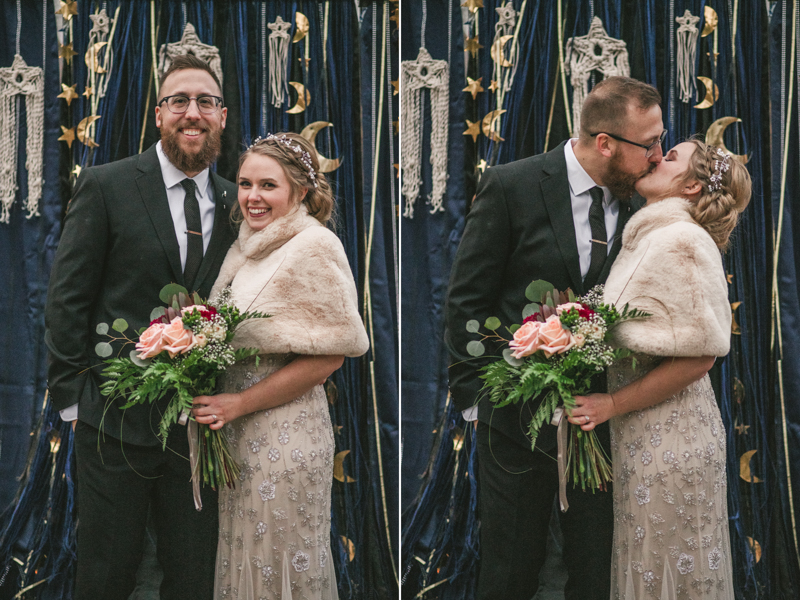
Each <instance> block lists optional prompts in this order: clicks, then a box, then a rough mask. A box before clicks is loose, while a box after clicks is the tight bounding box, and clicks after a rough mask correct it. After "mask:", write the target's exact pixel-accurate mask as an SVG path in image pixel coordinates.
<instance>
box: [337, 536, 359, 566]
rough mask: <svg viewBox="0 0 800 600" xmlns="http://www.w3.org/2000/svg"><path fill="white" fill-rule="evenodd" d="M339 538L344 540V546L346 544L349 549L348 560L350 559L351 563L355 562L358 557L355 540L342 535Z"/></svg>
mask: <svg viewBox="0 0 800 600" xmlns="http://www.w3.org/2000/svg"><path fill="white" fill-rule="evenodd" d="M339 537H340V538H342V544H344V547H345V548H346V549H347V558H348V559H349V562H353V559H354V558H355V557H356V546H355V544H354V543H353V540H351V539H350V538H347V537H345V536H343V535H340V536H339Z"/></svg>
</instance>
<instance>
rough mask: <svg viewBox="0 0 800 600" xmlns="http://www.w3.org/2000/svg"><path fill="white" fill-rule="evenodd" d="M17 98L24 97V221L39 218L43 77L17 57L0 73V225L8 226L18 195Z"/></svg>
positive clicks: (39, 69) (39, 68) (35, 68)
mask: <svg viewBox="0 0 800 600" xmlns="http://www.w3.org/2000/svg"><path fill="white" fill-rule="evenodd" d="M16 96H25V112H26V113H27V119H26V122H27V126H28V139H27V141H26V148H25V152H26V156H27V158H26V160H25V169H26V170H27V172H28V198H27V200H26V201H25V208H26V210H27V211H28V214H27V218H29V219H30V218H31V217H33V216H36V217H38V216H39V200H40V199H41V198H42V183H43V181H42V151H43V146H44V74H43V72H42V69H41V67H29V66H28V65H27V64H26V63H25V61H24V60H23V59H22V57H21V56H20V55H19V54H16V55H15V56H14V62H13V63H11V66H10V67H5V68H2V69H0V223H8V221H9V218H10V216H11V205H12V204H13V203H14V197H15V196H16V193H17V189H18V188H17V144H18V137H19V123H17V116H16V115H17V111H16V110H15V100H16V98H15V97H16Z"/></svg>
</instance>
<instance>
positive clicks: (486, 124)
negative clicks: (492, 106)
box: [481, 109, 506, 142]
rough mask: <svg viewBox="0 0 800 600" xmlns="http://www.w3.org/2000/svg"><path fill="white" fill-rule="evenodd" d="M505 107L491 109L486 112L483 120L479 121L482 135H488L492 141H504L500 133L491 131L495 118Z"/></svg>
mask: <svg viewBox="0 0 800 600" xmlns="http://www.w3.org/2000/svg"><path fill="white" fill-rule="evenodd" d="M504 112H506V111H505V109H502V110H493V111H492V112H490V113H488V114H487V115H486V116H485V117H483V120H482V121H481V130H482V131H483V135H485V136H486V137H488V138H489V139H490V140H492V141H493V142H504V141H505V140H504V139H503V138H501V137H500V135H499V134H498V133H497V132H496V131H492V126H493V125H494V122H495V121H496V120H497V118H498V117H499V116H500V115H502V114H503V113H504Z"/></svg>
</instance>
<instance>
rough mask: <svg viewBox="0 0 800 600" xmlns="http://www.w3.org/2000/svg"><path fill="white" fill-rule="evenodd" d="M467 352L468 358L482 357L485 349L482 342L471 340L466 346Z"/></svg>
mask: <svg viewBox="0 0 800 600" xmlns="http://www.w3.org/2000/svg"><path fill="white" fill-rule="evenodd" d="M467 352H469V355H470V356H483V355H484V354H485V353H486V348H485V347H484V345H483V343H482V342H478V341H477V340H473V341H471V342H470V343H469V344H467Z"/></svg>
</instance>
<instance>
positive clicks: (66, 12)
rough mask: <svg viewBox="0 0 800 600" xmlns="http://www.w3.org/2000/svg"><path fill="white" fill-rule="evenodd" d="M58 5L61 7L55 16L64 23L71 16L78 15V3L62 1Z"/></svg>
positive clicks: (70, 0)
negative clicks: (62, 18) (59, 16)
mask: <svg viewBox="0 0 800 600" xmlns="http://www.w3.org/2000/svg"><path fill="white" fill-rule="evenodd" d="M60 4H61V7H60V8H59V9H58V10H57V11H56V14H57V15H61V16H62V17H64V20H65V21H69V20H70V19H71V18H72V17H73V15H77V14H78V3H77V2H76V0H67V1H66V2H63V1H62V2H61V3H60Z"/></svg>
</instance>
